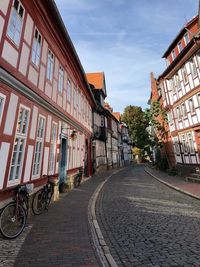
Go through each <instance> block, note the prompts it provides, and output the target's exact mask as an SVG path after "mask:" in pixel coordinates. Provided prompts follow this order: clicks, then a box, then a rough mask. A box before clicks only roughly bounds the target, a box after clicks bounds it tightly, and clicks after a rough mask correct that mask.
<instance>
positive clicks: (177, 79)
mask: <svg viewBox="0 0 200 267" xmlns="http://www.w3.org/2000/svg"><path fill="white" fill-rule="evenodd" d="M174 77H175V81H176V82H175V84H176V87H177V89H181V81H180V77H179V75H178V73H176V74H175V76H174Z"/></svg>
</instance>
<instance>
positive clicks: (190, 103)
mask: <svg viewBox="0 0 200 267" xmlns="http://www.w3.org/2000/svg"><path fill="white" fill-rule="evenodd" d="M188 104H189V109H190V111H191V113H194V112H195V107H194V102H193V99H192V98H190V99H189V100H188Z"/></svg>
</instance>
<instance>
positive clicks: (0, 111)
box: [0, 93, 6, 125]
mask: <svg viewBox="0 0 200 267" xmlns="http://www.w3.org/2000/svg"><path fill="white" fill-rule="evenodd" d="M5 99H6V97H5V96H4V95H3V94H1V93H0V125H1V119H2V116H3V109H4V104H5Z"/></svg>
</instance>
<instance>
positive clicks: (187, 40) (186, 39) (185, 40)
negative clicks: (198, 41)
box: [183, 32, 190, 45]
mask: <svg viewBox="0 0 200 267" xmlns="http://www.w3.org/2000/svg"><path fill="white" fill-rule="evenodd" d="M183 39H184V42H185V45H187V44H189V42H190V37H189V34H188V32H186V33H185V34H184V36H183Z"/></svg>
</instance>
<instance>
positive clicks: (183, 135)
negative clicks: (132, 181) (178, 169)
mask: <svg viewBox="0 0 200 267" xmlns="http://www.w3.org/2000/svg"><path fill="white" fill-rule="evenodd" d="M189 25H190V27H189V28H188V29H189V31H191V32H192V33H194V34H195V33H196V32H197V31H198V19H197V18H196V19H194V20H193V22H192V23H191V24H190V23H189ZM192 38H193V36H192V35H191V36H190V40H191V42H190V47H189V48H188V49H187V51H186V50H185V51H184V50H183V52H185V53H184V54H183V56H182V57H181V54H180V55H179V58H177V60H176V62H175V63H174V65H173V67H172V68H170V70H169V71H167V70H166V71H165V72H164V75H161V76H160V78H159V81H158V83H159V86H160V87H161V88H162V96H163V107H164V108H165V109H166V110H167V116H168V124H169V130H170V133H171V135H172V142H173V146H174V153H175V158H176V163H177V164H179V165H180V164H181V165H188V166H192V165H194V166H195V165H196V164H199V163H200V158H199V147H200V146H199V144H200V140H199V131H200V44H199V41H198V40H197V41H195V42H194V40H193V39H192ZM183 41H184V40H183V36H180V38H179V39H177V44H178V43H179V42H183ZM188 45H189V44H188ZM186 46H187V45H186V44H185V46H184V48H185V47H186ZM169 52H170V51H169Z"/></svg>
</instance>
